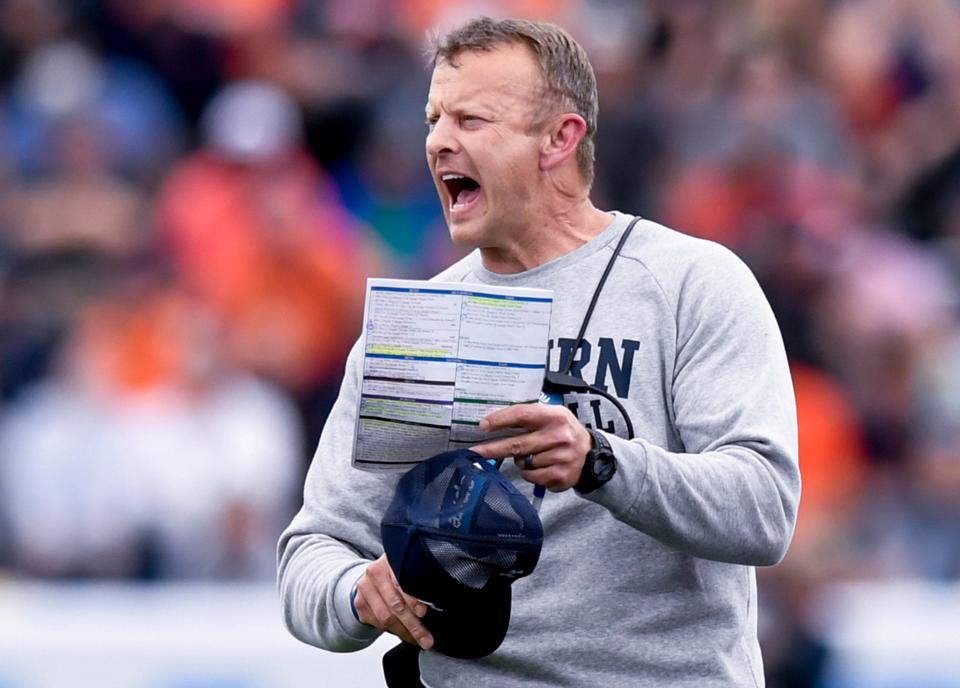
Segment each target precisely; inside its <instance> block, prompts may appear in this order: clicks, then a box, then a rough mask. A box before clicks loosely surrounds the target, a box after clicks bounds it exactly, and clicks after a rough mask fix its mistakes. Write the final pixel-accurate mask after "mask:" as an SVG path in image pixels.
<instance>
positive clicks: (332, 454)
mask: <svg viewBox="0 0 960 688" xmlns="http://www.w3.org/2000/svg"><path fill="white" fill-rule="evenodd" d="M612 218H613V220H612V222H611V224H610V226H609V227H608V228H607V229H606V230H605V231H604V232H603V233H602V234H600V235H598V236H597V237H595V238H594V239H593V240H591V241H590V242H588V243H587V244H585V245H584V246H581V247H580V248H578V249H576V250H574V251H572V252H570V253H568V254H566V255H564V256H561V257H559V258H557V259H555V260H552V261H550V262H548V263H545V264H543V265H540V266H538V267H536V268H534V269H532V270H528V271H526V272H522V273H519V274H514V275H499V274H495V273H491V272H489V271H487V270H485V269H484V268H483V266H482V264H481V261H480V256H479V254H478V253H477V252H474V253H473V254H471V255H469V256H467V257H466V258H464V259H463V260H461V261H460V262H458V263H456V264H455V265H453V266H451V267H450V268H448V269H447V270H446V271H444V272H443V273H441V274H440V275H438V276H437V277H436V279H437V280H441V281H448V282H449V281H454V282H456V281H460V282H468V283H480V284H498V285H516V286H525V287H541V288H546V289H552V290H553V291H554V292H555V300H554V306H553V315H552V321H551V328H550V329H551V334H550V337H551V341H550V347H551V348H550V368H551V369H552V370H557V369H558V368H559V367H560V363H561V359H563V361H564V362H565V361H566V360H567V358H568V357H569V356H570V355H571V354H572V353H573V352H572V351H571V349H572V347H573V343H574V339H575V338H576V334H577V331H578V330H579V327H580V323H581V321H582V319H583V315H584V312H585V311H586V308H587V305H588V303H589V301H590V297H591V295H592V294H593V290H594V287H595V285H596V283H597V281H598V279H599V276H600V274H601V273H602V271H603V268H604V267H605V265H606V263H607V261H608V259H609V258H610V256H611V254H612V251H613V249H614V247H615V246H616V243H617V240H618V239H619V237H620V235H621V234H622V232H623V230H624V228H625V227H626V225H627V223H628V222H629V220H630V219H632V218H630V217H629V216H627V215H623V214H620V213H613V215H612ZM361 363H362V356H361V348H360V346H359V344H358V345H357V346H355V347H354V349H353V351H352V353H351V355H350V357H349V359H348V362H347V368H346V374H345V377H344V381H343V387H342V389H341V391H340V396H339V399H338V400H337V402H336V404H335V406H334V408H333V411H332V412H331V415H330V418H329V420H328V421H327V424H326V426H325V428H324V430H323V433H322V436H321V438H320V443H319V446H318V448H317V453H316V456H315V457H314V460H313V463H312V465H311V468H310V471H309V474H308V475H307V479H306V485H305V489H304V505H303V509H302V510H301V511H300V513H299V514H297V516H296V517H295V518H294V520H293V522H292V523H291V524H290V526H289V527H288V528H287V530H286V531H285V532H284V534H283V536H282V538H281V540H280V545H279V587H280V594H281V597H282V601H283V613H284V618H285V622H286V624H287V626H288V628H289V629H290V631H291V632H292V633H293V634H294V635H295V636H296V637H297V638H299V639H301V640H303V641H304V642H307V643H310V644H313V645H316V646H318V647H322V648H325V649H328V650H333V651H338V652H344V651H352V650H358V649H361V648H364V647H366V646H368V645H369V644H370V643H372V642H373V641H374V639H375V638H376V636H377V634H378V632H377V631H376V630H374V629H372V628H370V627H367V626H364V625H362V624H360V623H358V622H357V621H356V619H355V618H354V617H353V615H352V613H351V611H350V603H349V593H350V589H351V587H352V586H353V584H354V582H355V581H356V580H357V579H358V578H359V576H360V575H361V574H362V572H363V567H364V566H365V564H366V563H367V562H368V561H369V560H372V559H375V558H376V557H378V556H380V555H381V554H382V553H383V549H382V546H381V543H380V536H379V523H380V517H381V515H382V514H383V511H384V509H385V508H386V505H387V504H388V503H389V501H390V498H391V497H392V495H393V490H394V486H395V485H396V481H397V478H398V477H399V475H398V474H395V473H368V472H364V471H359V470H356V469H354V468H352V467H351V465H350V454H351V440H352V437H353V424H354V422H355V414H356V406H357V394H358V390H359V386H360V377H361ZM573 372H574V374H576V375H578V376H580V377H582V378H583V379H584V380H586V381H588V382H590V383H594V384H597V385H602V386H604V387H605V388H606V390H607V391H608V392H610V393H612V394H614V395H616V396H617V397H619V399H620V400H621V402H622V404H623V405H624V406H625V408H626V410H627V412H628V413H629V414H630V417H631V419H632V421H633V426H634V430H635V432H636V438H635V439H634V440H632V441H628V440H627V439H626V429H625V426H624V424H623V421H622V420H621V418H620V414H619V412H618V411H617V410H616V408H615V407H614V406H613V405H612V404H610V403H609V402H607V401H606V400H603V399H602V398H601V397H599V396H594V395H569V396H567V397H566V399H565V402H566V404H567V406H568V407H569V408H570V409H571V410H572V411H573V412H574V413H575V414H577V416H578V417H579V418H580V420H581V421H582V422H583V423H584V425H586V426H588V427H592V428H596V429H598V430H600V431H603V432H605V433H607V436H608V438H609V439H610V442H611V444H612V446H613V449H614V453H615V454H616V457H617V463H618V470H617V472H616V474H615V476H614V477H613V479H612V480H611V481H610V482H609V483H607V484H606V485H604V486H603V487H601V488H600V489H598V490H596V491H595V492H593V493H590V494H588V495H585V496H580V495H578V494H577V493H576V492H575V491H574V490H568V491H566V492H563V493H559V494H553V493H549V492H548V493H547V496H546V498H545V500H544V503H543V507H542V509H541V518H542V520H543V525H544V545H543V552H542V554H541V557H540V562H539V564H538V565H537V568H536V570H535V571H534V572H533V574H532V575H530V576H529V577H527V578H523V579H520V580H518V581H517V582H516V583H514V585H513V611H512V616H511V621H510V630H509V633H508V635H507V637H506V639H505V641H504V643H503V645H502V646H501V647H500V649H499V650H497V651H496V652H495V653H494V654H493V655H491V656H489V657H487V658H484V659H480V660H474V661H466V660H457V659H452V658H449V657H446V656H444V655H442V654H439V653H437V652H424V653H421V656H420V665H421V672H422V676H423V678H422V680H423V682H424V683H425V684H426V685H428V686H431V687H432V688H441V687H445V686H470V687H471V688H481V687H483V686H530V687H533V686H542V687H544V688H546V687H554V686H577V687H579V688H582V687H585V686H603V687H604V688H610V687H613V686H631V687H634V686H651V687H653V686H656V687H658V688H659V687H661V686H668V685H669V686H671V687H675V688H679V687H681V686H697V687H700V688H703V687H707V686H762V685H763V670H762V662H761V657H760V648H759V645H758V642H757V591H756V577H755V572H754V568H753V567H755V566H769V565H772V564H775V563H777V562H778V561H780V559H781V558H782V557H783V556H784V553H785V552H786V549H787V546H788V544H789V542H790V538H791V536H792V533H793V528H794V523H795V520H796V513H797V506H798V502H799V498H800V474H799V468H798V462H797V428H796V411H795V404H794V398H793V388H792V385H791V380H790V374H789V370H788V366H787V359H786V355H785V353H784V349H783V343H782V340H781V337H780V333H779V330H778V327H777V324H776V321H775V320H774V317H773V314H772V312H771V310H770V307H769V305H768V304H767V301H766V299H765V298H764V296H763V294H762V292H761V290H760V288H759V286H758V284H757V282H756V280H755V279H754V277H753V275H752V274H751V273H750V271H749V269H748V268H747V267H746V266H745V265H744V264H743V263H742V262H741V261H740V260H739V259H738V258H737V257H736V256H734V254H733V253H731V252H730V251H728V250H727V249H725V248H723V247H721V246H719V245H718V244H715V243H711V242H708V241H703V240H700V239H695V238H692V237H689V236H685V235H683V234H680V233H678V232H675V231H673V230H670V229H668V228H666V227H663V226H661V225H658V224H656V223H653V222H649V221H645V220H641V221H640V222H639V223H638V224H637V226H636V227H635V228H634V230H633V234H632V235H631V236H630V238H629V239H628V240H627V243H626V245H625V246H624V248H623V251H622V253H621V256H620V257H619V258H618V259H617V261H616V263H615V265H614V267H613V270H612V272H611V273H610V277H609V279H608V281H607V284H606V286H605V288H604V290H603V292H602V295H601V296H600V300H599V302H598V304H597V307H596V310H595V311H594V314H593V317H592V319H591V322H590V326H589V328H588V329H587V332H586V337H585V341H584V342H583V344H582V346H581V347H580V349H579V350H578V351H577V352H576V353H575V354H574V366H573ZM503 470H504V471H505V473H506V474H507V475H508V476H509V477H510V478H511V479H512V480H514V482H515V483H516V484H517V485H518V487H519V488H520V489H521V490H526V491H528V492H532V485H530V484H529V483H526V482H524V481H523V480H522V479H521V478H520V477H519V474H518V472H517V471H516V469H515V468H514V467H513V465H512V463H511V462H506V463H504V466H503Z"/></svg>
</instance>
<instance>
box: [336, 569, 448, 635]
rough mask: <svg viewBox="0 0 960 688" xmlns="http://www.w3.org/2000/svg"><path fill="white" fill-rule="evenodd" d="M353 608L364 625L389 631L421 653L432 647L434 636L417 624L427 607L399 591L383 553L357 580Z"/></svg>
mask: <svg viewBox="0 0 960 688" xmlns="http://www.w3.org/2000/svg"><path fill="white" fill-rule="evenodd" d="M354 605H355V606H356V608H357V615H358V616H359V617H360V621H362V622H363V623H365V624H367V625H369V626H374V627H375V628H379V629H380V630H383V631H389V632H390V633H393V634H394V635H395V636H397V637H399V638H400V639H401V640H404V641H406V642H408V643H410V644H412V645H419V646H420V647H421V648H422V649H424V650H429V649H430V648H431V647H433V636H432V635H430V631H428V630H427V629H426V627H425V626H424V625H423V624H422V623H420V619H422V618H423V616H424V615H425V614H426V613H427V605H425V604H424V603H423V602H420V601H419V600H417V599H416V598H414V597H411V596H410V595H408V594H406V593H405V592H403V590H401V589H400V584H399V583H398V582H397V578H396V576H394V575H393V569H391V568H390V563H389V562H388V561H387V555H386V554H384V555H383V556H381V557H380V558H379V559H377V560H376V561H374V562H373V563H371V564H369V565H368V566H367V568H366V570H365V571H364V574H363V575H362V576H361V577H360V580H359V581H357V596H356V598H355V599H354Z"/></svg>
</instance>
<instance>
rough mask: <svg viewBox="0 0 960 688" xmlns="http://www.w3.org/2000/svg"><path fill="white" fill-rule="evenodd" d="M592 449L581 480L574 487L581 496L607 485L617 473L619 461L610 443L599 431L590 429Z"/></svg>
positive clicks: (584, 464)
mask: <svg viewBox="0 0 960 688" xmlns="http://www.w3.org/2000/svg"><path fill="white" fill-rule="evenodd" d="M587 432H589V433H590V449H589V450H587V455H586V457H585V459H584V462H583V468H582V469H581V470H580V479H579V480H577V484H576V485H574V486H573V489H575V490H576V491H577V492H579V493H580V494H589V493H590V492H593V491H594V490H596V489H598V488H600V487H602V486H603V485H606V484H607V483H608V482H609V481H610V479H611V478H612V477H613V475H614V473H616V472H617V460H616V457H615V456H614V455H613V447H611V446H610V441H609V440H608V439H607V438H606V437H605V436H604V435H603V433H601V432H598V431H597V430H592V429H588V430H587Z"/></svg>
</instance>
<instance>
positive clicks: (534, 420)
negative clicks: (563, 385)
mask: <svg viewBox="0 0 960 688" xmlns="http://www.w3.org/2000/svg"><path fill="white" fill-rule="evenodd" d="M550 408H551V407H550V406H548V405H545V404H514V405H513V406H508V407H507V408H502V409H499V410H497V411H494V412H492V413H488V414H487V415H486V416H484V417H483V418H482V419H481V420H480V429H481V430H483V431H484V432H491V431H493V430H502V429H503V428H528V427H530V426H531V425H535V424H541V423H542V421H541V420H540V419H541V418H542V417H543V411H544V409H548V410H549V409H550ZM553 408H559V407H553Z"/></svg>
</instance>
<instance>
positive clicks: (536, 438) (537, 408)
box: [472, 404, 593, 492]
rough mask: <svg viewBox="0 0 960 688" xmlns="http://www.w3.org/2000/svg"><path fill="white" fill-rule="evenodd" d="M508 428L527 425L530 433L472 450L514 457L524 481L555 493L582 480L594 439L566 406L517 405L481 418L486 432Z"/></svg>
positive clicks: (493, 455) (492, 442)
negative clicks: (584, 465)
mask: <svg viewBox="0 0 960 688" xmlns="http://www.w3.org/2000/svg"><path fill="white" fill-rule="evenodd" d="M504 428H523V429H525V430H526V431H527V432H526V433H524V434H522V435H517V436H516V437H507V438H504V439H500V440H492V441H490V442H484V443H483V444H479V445H477V446H475V447H472V449H473V450H474V451H476V452H477V453H479V454H480V455H482V456H483V457H484V458H488V459H500V458H503V457H506V456H512V457H514V459H513V460H514V463H516V464H517V468H519V469H520V475H522V476H523V478H524V480H528V481H530V482H531V483H534V484H536V485H543V486H544V487H546V488H547V489H548V490H550V491H551V492H562V491H564V490H568V489H570V488H571V487H573V486H574V485H576V484H577V482H578V481H579V480H580V472H581V471H582V470H583V464H584V461H585V460H586V456H587V452H588V451H590V448H591V446H592V444H593V440H592V438H591V437H590V433H589V432H587V429H586V428H585V427H583V424H582V423H580V421H579V420H577V418H576V416H574V415H573V414H572V413H571V412H570V409H568V408H567V407H566V406H555V405H550V404H517V405H515V406H509V407H507V408H505V409H500V410H499V411H494V412H493V413H491V414H489V415H487V416H486V417H485V418H484V419H483V420H481V421H480V429H481V430H483V431H485V432H492V431H496V430H503V429H504ZM531 456H532V458H529V459H528V458H527V457H531ZM531 466H532V467H531Z"/></svg>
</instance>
